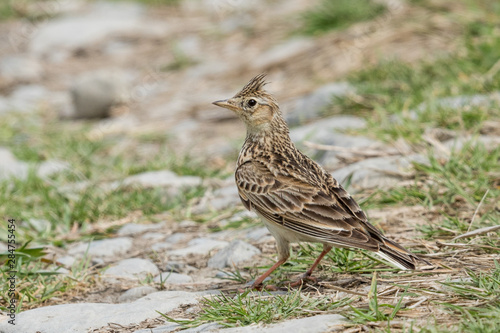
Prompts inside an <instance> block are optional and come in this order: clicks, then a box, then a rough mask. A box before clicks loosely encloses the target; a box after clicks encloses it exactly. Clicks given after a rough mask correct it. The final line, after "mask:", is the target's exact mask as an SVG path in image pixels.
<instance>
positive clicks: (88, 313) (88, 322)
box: [0, 291, 208, 333]
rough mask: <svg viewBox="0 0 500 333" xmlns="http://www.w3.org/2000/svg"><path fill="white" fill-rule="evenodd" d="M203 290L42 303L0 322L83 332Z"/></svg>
mask: <svg viewBox="0 0 500 333" xmlns="http://www.w3.org/2000/svg"><path fill="white" fill-rule="evenodd" d="M207 294H208V293H207V292H200V293H189V292H184V291H161V292H156V293H152V294H149V295H147V296H145V297H142V298H140V299H138V300H137V301H135V302H131V303H122V304H105V303H78V304H61V305H53V306H45V307H41V308H37V309H33V310H28V311H24V312H21V313H18V314H17V315H16V325H15V326H13V325H10V324H9V323H7V321H6V320H7V318H8V317H6V319H5V320H4V321H2V322H0V331H1V332H4V333H20V332H22V333H36V332H47V333H48V332H50V333H68V332H71V333H87V332H88V331H92V330H94V329H98V328H100V327H103V326H107V325H108V323H115V324H119V325H123V326H127V325H131V324H138V323H140V322H141V321H144V320H146V319H149V318H156V317H159V316H160V315H159V314H158V312H157V311H159V312H161V313H168V312H170V311H173V310H175V309H177V308H178V307H179V306H181V305H183V304H184V305H186V304H192V305H194V304H197V303H198V299H199V297H202V296H204V295H207Z"/></svg>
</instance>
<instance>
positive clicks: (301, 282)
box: [289, 274, 318, 288]
mask: <svg viewBox="0 0 500 333" xmlns="http://www.w3.org/2000/svg"><path fill="white" fill-rule="evenodd" d="M307 282H310V283H313V284H316V283H318V279H317V278H315V277H314V276H311V275H308V274H304V275H302V276H301V277H300V278H299V279H298V280H297V281H295V282H292V283H290V284H289V286H290V287H291V288H298V287H302V286H303V285H304V284H305V283H307Z"/></svg>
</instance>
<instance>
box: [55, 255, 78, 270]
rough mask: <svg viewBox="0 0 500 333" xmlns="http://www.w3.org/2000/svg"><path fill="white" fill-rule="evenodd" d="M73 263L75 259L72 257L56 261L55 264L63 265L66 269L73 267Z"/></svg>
mask: <svg viewBox="0 0 500 333" xmlns="http://www.w3.org/2000/svg"><path fill="white" fill-rule="evenodd" d="M75 261H76V259H75V257H72V256H64V257H61V258H58V259H57V262H58V263H59V264H61V265H64V266H66V267H73V265H74V263H75Z"/></svg>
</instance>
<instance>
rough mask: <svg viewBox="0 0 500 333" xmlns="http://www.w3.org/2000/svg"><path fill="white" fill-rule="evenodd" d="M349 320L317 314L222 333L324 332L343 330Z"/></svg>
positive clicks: (336, 315) (221, 331)
mask: <svg viewBox="0 0 500 333" xmlns="http://www.w3.org/2000/svg"><path fill="white" fill-rule="evenodd" d="M348 323H349V322H348V321H347V320H346V319H345V317H344V316H341V315H338V314H327V315H317V316H313V317H307V318H298V319H291V320H286V321H283V322H279V323H275V324H270V325H251V326H244V327H234V328H226V329H221V330H219V331H218V332H220V333H253V332H255V333H282V332H293V333H324V332H335V331H343V329H344V326H345V325H347V324H348Z"/></svg>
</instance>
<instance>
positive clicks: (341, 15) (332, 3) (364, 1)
mask: <svg viewBox="0 0 500 333" xmlns="http://www.w3.org/2000/svg"><path fill="white" fill-rule="evenodd" d="M385 11H386V7H385V6H384V5H382V4H381V3H378V2H375V1H372V0H358V1H350V0H321V2H320V3H319V4H318V5H317V6H316V7H315V8H314V9H312V10H310V11H308V12H306V13H304V15H303V18H302V19H303V22H304V26H303V27H302V30H301V32H302V33H304V34H307V35H319V34H322V33H325V32H327V31H330V30H334V29H342V28H346V27H347V26H349V25H351V24H353V23H356V22H361V21H367V20H370V19H373V18H375V17H377V16H378V15H380V14H383V13H384V12H385Z"/></svg>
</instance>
